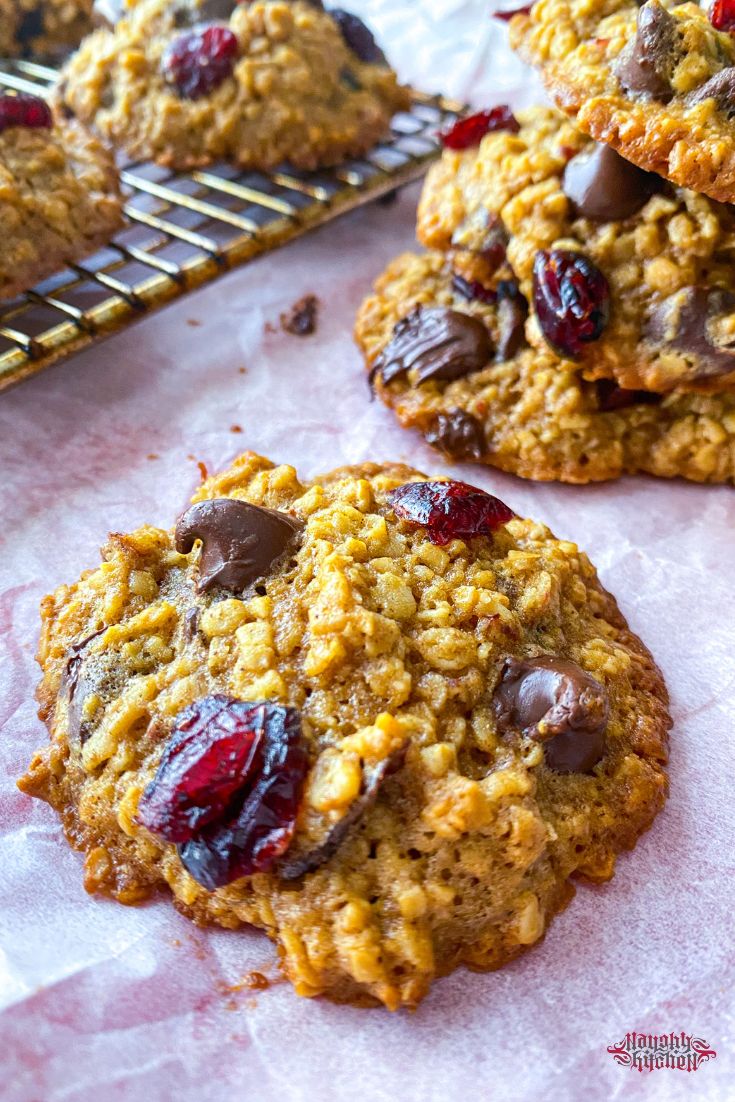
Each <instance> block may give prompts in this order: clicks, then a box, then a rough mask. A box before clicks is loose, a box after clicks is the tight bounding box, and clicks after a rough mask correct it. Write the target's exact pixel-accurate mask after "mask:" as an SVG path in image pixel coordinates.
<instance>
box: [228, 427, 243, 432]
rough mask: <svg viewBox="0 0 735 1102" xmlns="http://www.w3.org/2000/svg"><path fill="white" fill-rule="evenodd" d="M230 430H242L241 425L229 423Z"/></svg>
mask: <svg viewBox="0 0 735 1102" xmlns="http://www.w3.org/2000/svg"><path fill="white" fill-rule="evenodd" d="M230 432H242V426H241V425H230Z"/></svg>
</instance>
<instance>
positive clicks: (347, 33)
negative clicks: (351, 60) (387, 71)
mask: <svg viewBox="0 0 735 1102" xmlns="http://www.w3.org/2000/svg"><path fill="white" fill-rule="evenodd" d="M329 15H331V17H332V19H333V20H334V21H335V23H336V24H337V26H338V27H339V29H340V31H341V32H342V37H343V39H344V40H345V43H346V45H347V46H349V48H350V49H351V50H352V52H353V54H356V55H357V56H358V57H359V59H360V61H367V62H371V63H372V64H377V65H383V64H385V54H384V53H383V51H382V50H381V48H380V46H379V45H378V43H377V42H376V41H375V38H374V37H373V34H372V31H371V30H370V29H369V27H366V26H365V24H364V23H363V21H362V19H359V18H358V17H357V16H356V15H353V14H352V12H349V11H345V10H344V9H343V8H329Z"/></svg>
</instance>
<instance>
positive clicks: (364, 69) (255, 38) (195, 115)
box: [60, 0, 410, 169]
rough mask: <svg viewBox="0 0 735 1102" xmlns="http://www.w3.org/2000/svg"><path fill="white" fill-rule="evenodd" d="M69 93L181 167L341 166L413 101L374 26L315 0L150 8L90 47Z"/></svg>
mask: <svg viewBox="0 0 735 1102" xmlns="http://www.w3.org/2000/svg"><path fill="white" fill-rule="evenodd" d="M60 94H61V96H62V98H63V102H64V105H65V107H66V109H67V110H69V111H71V112H73V113H74V114H75V115H76V116H77V118H79V119H81V120H82V121H83V122H86V123H89V124H92V125H94V127H95V128H96V129H97V130H98V132H99V133H101V134H103V135H104V136H105V137H107V138H109V139H110V140H111V141H112V142H113V143H114V144H115V145H116V146H120V147H122V148H123V149H125V150H126V152H127V153H129V154H130V155H131V156H132V157H135V158H138V159H152V160H155V161H158V162H160V163H162V164H166V165H171V166H173V167H175V168H189V167H193V166H196V165H206V164H209V163H210V162H212V161H217V160H227V161H232V162H235V163H237V164H239V165H242V166H247V167H252V168H262V169H268V168H273V167H275V166H276V165H278V164H280V163H281V162H283V161H284V160H287V161H289V162H290V163H291V164H292V165H295V166H297V167H300V168H308V169H312V168H316V167H318V166H320V165H332V164H335V163H337V162H339V161H341V160H343V159H344V158H345V157H348V156H352V155H359V154H361V153H364V152H365V151H366V150H368V149H369V148H370V147H371V146H373V145H374V144H375V142H376V141H378V140H379V139H380V138H381V137H384V136H385V135H386V133H387V132H388V129H389V123H390V119H391V117H392V116H393V115H394V114H395V113H396V112H397V111H399V110H402V109H404V108H406V107H408V106H409V103H410V97H409V93H408V90H407V89H406V88H403V87H402V86H401V85H399V83H398V81H397V79H396V76H395V73H394V72H393V71H392V70H391V68H390V67H389V65H388V64H387V62H386V60H385V57H384V55H383V53H382V51H381V50H380V48H379V47H378V45H377V44H376V42H375V40H374V38H373V36H372V35H371V33H370V31H369V30H368V29H367V27H366V26H365V25H364V24H363V23H361V22H360V20H359V19H357V17H356V16H353V15H350V14H349V13H347V12H344V11H342V10H336V9H335V10H332V11H329V12H327V11H325V10H323V8H322V5H321V3H315V2H311V0H254V2H253V3H247V4H238V3H236V2H235V0H140V2H139V3H137V4H136V3H134V4H132V5H130V6H129V8H128V10H127V11H126V13H125V16H124V18H122V19H120V20H119V21H118V22H117V23H116V25H115V26H114V29H103V30H99V31H97V32H96V33H95V34H93V35H92V36H91V37H90V38H89V39H87V41H86V42H84V44H83V45H82V47H81V49H80V50H79V52H78V53H77V54H76V55H75V56H74V57H73V58H72V59H71V60H70V62H69V63H68V65H67V67H66V69H65V71H64V74H63V78H62V82H61V85H60Z"/></svg>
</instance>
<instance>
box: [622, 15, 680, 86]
mask: <svg viewBox="0 0 735 1102" xmlns="http://www.w3.org/2000/svg"><path fill="white" fill-rule="evenodd" d="M677 49H678V20H677V19H676V18H675V17H674V16H673V15H671V14H670V13H669V12H668V11H667V10H666V8H662V7H661V5H660V4H659V3H658V2H657V0H651V2H650V3H647V4H645V5H644V6H643V7H642V8H641V10H640V11H639V13H638V29H637V31H636V36H635V38H634V39H633V41H632V42H629V43H628V45H627V46H625V47H624V48H623V49H622V50H621V52H620V54H619V55H618V57H617V59H616V61H615V63H614V64H613V72H614V74H615V76H616V77H617V78H618V80H619V81H620V83H621V84H622V86H623V88H625V89H626V90H627V91H628V92H640V94H641V95H644V96H649V97H650V98H651V99H657V100H661V102H663V103H666V102H667V101H668V100H670V99H671V97H672V95H673V91H672V88H671V74H672V70H673V68H674V64H675V62H676V57H677Z"/></svg>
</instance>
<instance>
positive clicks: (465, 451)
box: [424, 409, 487, 460]
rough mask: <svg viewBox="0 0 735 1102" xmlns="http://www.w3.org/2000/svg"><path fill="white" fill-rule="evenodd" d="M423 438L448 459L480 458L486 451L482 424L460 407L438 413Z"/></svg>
mask: <svg viewBox="0 0 735 1102" xmlns="http://www.w3.org/2000/svg"><path fill="white" fill-rule="evenodd" d="M424 438H425V439H426V442H427V444H431V445H432V446H433V447H435V448H439V450H440V451H442V452H444V454H445V455H446V456H448V457H449V458H450V459H460V460H461V459H482V457H483V456H484V455H485V453H486V452H487V443H486V441H485V432H484V430H483V427H482V425H481V424H480V422H479V421H478V420H477V418H476V417H473V416H472V414H471V413H465V412H464V410H461V409H450V410H447V412H446V413H439V414H438V415H437V418H436V420H435V421H434V424H433V425H432V426H431V428H430V429H427V431H426V432H425V433H424Z"/></svg>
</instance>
